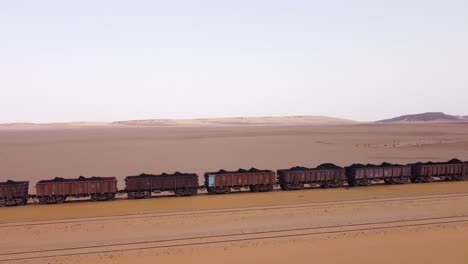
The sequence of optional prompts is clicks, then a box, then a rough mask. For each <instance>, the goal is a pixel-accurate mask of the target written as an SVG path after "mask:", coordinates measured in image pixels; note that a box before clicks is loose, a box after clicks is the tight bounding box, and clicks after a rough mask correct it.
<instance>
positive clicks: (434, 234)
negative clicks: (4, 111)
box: [0, 124, 468, 264]
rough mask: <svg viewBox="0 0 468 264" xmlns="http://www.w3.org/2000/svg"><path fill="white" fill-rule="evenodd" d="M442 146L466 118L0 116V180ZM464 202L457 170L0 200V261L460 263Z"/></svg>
mask: <svg viewBox="0 0 468 264" xmlns="http://www.w3.org/2000/svg"><path fill="white" fill-rule="evenodd" d="M453 157H458V158H461V159H464V160H468V126H467V125H464V124H443V125H440V124H392V125H387V124H385V125H384V124H348V125H307V126H305V125H301V126H287V125H281V126H271V125H264V126H229V127H226V126H204V127H201V126H195V127H191V126H181V127H158V126H156V127H153V126H132V125H130V126H129V125H124V126H115V127H114V126H110V127H109V126H100V127H96V126H76V127H73V128H67V129H60V128H54V129H50V128H48V129H0V161H1V166H0V179H1V180H2V181H3V180H6V179H13V180H30V181H31V182H32V184H31V192H34V184H35V182H37V181H38V180H40V179H48V178H53V177H77V176H79V175H85V176H92V175H99V176H116V177H118V179H119V180H120V182H121V185H120V186H119V187H121V188H122V187H123V185H122V183H123V181H122V179H123V178H124V177H125V176H127V175H135V174H139V173H141V172H147V173H161V172H165V171H166V172H173V171H176V170H178V171H183V172H196V173H198V174H200V175H201V174H202V173H203V172H205V171H211V170H218V169H221V168H223V169H228V170H231V169H237V168H240V167H243V168H248V167H257V168H262V169H272V170H276V169H281V168H288V167H292V166H297V165H301V166H317V165H319V164H321V163H324V162H333V163H336V164H338V165H349V164H352V163H355V162H360V163H381V162H383V161H386V162H394V163H410V162H415V161H427V160H432V161H444V160H448V159H451V158H453ZM467 203H468V182H439V183H432V184H407V185H398V186H385V185H377V186H371V187H366V188H354V189H352V188H340V189H318V188H314V189H306V190H303V191H297V192H282V191H274V192H272V193H260V194H254V193H233V194H230V195H224V196H209V195H203V194H202V195H199V196H197V197H186V198H175V197H171V196H168V195H164V196H163V197H155V198H152V199H148V200H138V201H129V200H125V199H118V200H116V201H111V202H101V203H96V202H86V201H74V202H69V203H65V204H61V205H29V206H24V207H15V208H0V230H1V232H2V235H3V239H2V240H1V241H0V263H2V260H3V263H104V264H107V263H150V262H165V263H188V262H192V263H219V262H223V263H239V262H243V263H265V262H269V263H285V262H292V261H294V262H296V263H310V262H318V263H344V262H346V263H375V262H379V263H425V264H432V263H434V264H435V263H466V260H467V259H468V253H467V252H468V251H467V250H466V249H467V245H468V224H467V222H468V207H467V206H466V204H467ZM363 227H365V228H364V229H362V228H363ZM231 239H232V241H231ZM220 240H228V241H224V242H222V241H220ZM77 247H78V248H77ZM142 248H146V249H142ZM92 252H94V253H92ZM83 253H86V254H83ZM88 253H92V254H88ZM57 255H62V256H61V257H46V256H57ZM35 257H46V258H39V259H34V258H35ZM22 258H25V259H23V260H21V259H22ZM30 258H33V259H30Z"/></svg>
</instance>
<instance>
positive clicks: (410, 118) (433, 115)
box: [376, 112, 468, 123]
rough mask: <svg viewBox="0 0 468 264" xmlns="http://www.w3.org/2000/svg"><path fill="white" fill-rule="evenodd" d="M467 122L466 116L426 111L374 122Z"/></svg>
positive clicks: (467, 117)
mask: <svg viewBox="0 0 468 264" xmlns="http://www.w3.org/2000/svg"><path fill="white" fill-rule="evenodd" d="M449 122H468V116H454V115H447V114H444V113H442V112H428V113H422V114H415V115H404V116H399V117H395V118H391V119H385V120H380V121H377V122H376V123H449Z"/></svg>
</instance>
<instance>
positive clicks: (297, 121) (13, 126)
mask: <svg viewBox="0 0 468 264" xmlns="http://www.w3.org/2000/svg"><path fill="white" fill-rule="evenodd" d="M354 123H357V122H356V121H353V120H349V119H341V118H334V117H327V116H282V117H228V118H198V119H147V120H128V121H117V122H69V123H47V124H36V123H9V124H0V129H10V130H24V129H70V128H81V127H124V126H125V127H177V126H185V127H187V126H190V127H191V126H259V125H278V126H281V125H333V124H354Z"/></svg>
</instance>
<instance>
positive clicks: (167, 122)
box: [113, 116, 357, 126]
mask: <svg viewBox="0 0 468 264" xmlns="http://www.w3.org/2000/svg"><path fill="white" fill-rule="evenodd" d="M353 123H357V122H356V121H353V120H349V119H341V118H334V117H327V116H281V117H271V116H267V117H228V118H198V119H148V120H131V121H120V122H113V124H115V125H125V126H249V125H315V124H317V125H318V124H353Z"/></svg>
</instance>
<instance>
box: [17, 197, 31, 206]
mask: <svg viewBox="0 0 468 264" xmlns="http://www.w3.org/2000/svg"><path fill="white" fill-rule="evenodd" d="M27 202H28V200H26V198H20V199H19V200H18V201H17V202H16V205H25V204H26V203H27Z"/></svg>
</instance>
